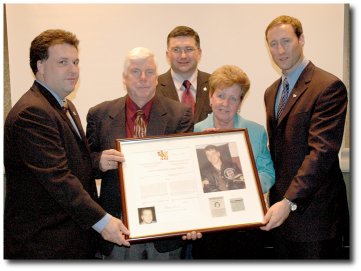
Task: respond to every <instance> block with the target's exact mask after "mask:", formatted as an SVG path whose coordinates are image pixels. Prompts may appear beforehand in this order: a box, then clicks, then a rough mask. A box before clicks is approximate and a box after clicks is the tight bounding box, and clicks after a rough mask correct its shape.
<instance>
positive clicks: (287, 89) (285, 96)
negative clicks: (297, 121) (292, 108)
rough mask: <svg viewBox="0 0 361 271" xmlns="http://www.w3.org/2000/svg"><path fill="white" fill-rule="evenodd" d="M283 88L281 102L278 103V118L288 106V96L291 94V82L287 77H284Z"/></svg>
mask: <svg viewBox="0 0 361 271" xmlns="http://www.w3.org/2000/svg"><path fill="white" fill-rule="evenodd" d="M282 85H283V90H282V96H281V100H280V103H279V104H278V111H277V119H279V117H280V115H281V113H282V111H283V109H284V108H285V106H286V103H287V99H288V96H289V95H290V84H289V83H288V81H287V77H285V78H284V79H283V84H282Z"/></svg>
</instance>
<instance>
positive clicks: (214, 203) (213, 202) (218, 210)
mask: <svg viewBox="0 0 361 271" xmlns="http://www.w3.org/2000/svg"><path fill="white" fill-rule="evenodd" d="M209 207H210V209H211V215H212V217H222V216H226V215H227V212H226V208H225V205H224V199H223V197H214V198H209Z"/></svg>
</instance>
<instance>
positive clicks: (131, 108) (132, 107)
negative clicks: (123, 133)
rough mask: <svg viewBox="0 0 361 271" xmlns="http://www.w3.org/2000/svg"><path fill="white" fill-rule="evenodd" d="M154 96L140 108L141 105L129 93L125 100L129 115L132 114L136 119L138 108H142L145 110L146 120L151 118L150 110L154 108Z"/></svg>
mask: <svg viewBox="0 0 361 271" xmlns="http://www.w3.org/2000/svg"><path fill="white" fill-rule="evenodd" d="M154 97H155V96H154ZM154 97H153V98H152V99H151V100H150V101H149V102H147V103H146V104H145V105H144V106H143V107H142V108H139V106H138V105H137V104H136V103H135V102H134V101H133V100H132V99H131V98H130V97H129V95H127V98H126V100H125V106H126V110H127V115H129V116H131V118H132V119H133V120H135V118H136V114H137V110H139V109H141V110H143V111H144V116H145V120H146V121H147V120H149V116H150V110H151V109H152V105H153V101H154Z"/></svg>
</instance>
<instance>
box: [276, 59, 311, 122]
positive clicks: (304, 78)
mask: <svg viewBox="0 0 361 271" xmlns="http://www.w3.org/2000/svg"><path fill="white" fill-rule="evenodd" d="M314 68H315V66H314V65H313V64H312V63H311V62H310V63H309V64H308V65H307V66H306V68H305V69H304V71H303V72H302V73H301V75H300V77H299V78H298V80H297V82H296V85H295V86H294V88H293V90H292V92H291V93H290V96H289V97H288V100H287V103H286V106H285V108H284V109H283V111H282V113H281V115H280V117H279V119H278V125H279V124H280V123H281V122H282V120H283V119H284V118H285V116H287V115H288V114H289V113H290V111H291V109H292V108H293V106H294V105H295V103H296V102H297V101H298V99H299V98H300V97H301V95H302V94H303V93H304V92H305V91H306V90H307V88H308V83H309V82H310V81H311V79H312V74H313V71H314Z"/></svg>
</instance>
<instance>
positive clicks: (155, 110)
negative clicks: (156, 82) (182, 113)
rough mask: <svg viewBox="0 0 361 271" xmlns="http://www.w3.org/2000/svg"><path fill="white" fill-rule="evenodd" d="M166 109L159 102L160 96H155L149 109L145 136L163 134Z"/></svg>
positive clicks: (165, 124)
mask: <svg viewBox="0 0 361 271" xmlns="http://www.w3.org/2000/svg"><path fill="white" fill-rule="evenodd" d="M166 115H167V111H166V110H165V109H164V106H163V104H162V102H161V97H159V96H158V95H156V96H155V98H154V101H153V105H152V109H151V111H150V116H149V122H148V126H147V136H148V135H149V136H155V135H163V134H165V129H166V126H167V123H166Z"/></svg>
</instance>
